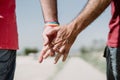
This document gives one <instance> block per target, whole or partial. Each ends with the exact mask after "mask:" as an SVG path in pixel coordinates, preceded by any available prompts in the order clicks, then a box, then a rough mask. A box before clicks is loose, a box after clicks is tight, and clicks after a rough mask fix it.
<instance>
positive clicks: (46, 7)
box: [40, 0, 58, 21]
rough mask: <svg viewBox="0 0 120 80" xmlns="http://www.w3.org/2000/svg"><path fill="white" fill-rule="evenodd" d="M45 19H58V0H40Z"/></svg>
mask: <svg viewBox="0 0 120 80" xmlns="http://www.w3.org/2000/svg"><path fill="white" fill-rule="evenodd" d="M40 2H41V7H42V11H43V16H44V20H45V21H51V20H55V21H57V20H58V17H57V0H40Z"/></svg>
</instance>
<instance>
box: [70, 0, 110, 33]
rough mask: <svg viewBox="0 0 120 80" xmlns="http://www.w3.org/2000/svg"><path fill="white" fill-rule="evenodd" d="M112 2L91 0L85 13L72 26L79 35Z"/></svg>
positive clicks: (84, 10) (108, 0)
mask: <svg viewBox="0 0 120 80" xmlns="http://www.w3.org/2000/svg"><path fill="white" fill-rule="evenodd" d="M110 2H111V0H89V1H88V3H87V5H86V6H85V8H84V9H83V11H82V12H81V13H80V15H79V16H78V17H76V18H75V19H74V20H73V21H72V22H71V23H70V25H72V29H73V30H74V31H75V32H77V34H79V33H80V32H81V31H82V30H83V29H85V28H86V27H87V26H88V25H89V24H90V23H92V22H93V21H94V20H95V19H96V18H97V17H98V16H99V15H100V14H101V13H102V12H103V11H104V10H105V9H106V8H107V6H108V5H109V4H110Z"/></svg>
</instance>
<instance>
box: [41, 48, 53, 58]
mask: <svg viewBox="0 0 120 80" xmlns="http://www.w3.org/2000/svg"><path fill="white" fill-rule="evenodd" d="M51 54H53V52H52V50H51V49H49V50H48V51H47V52H46V54H45V55H44V56H43V58H44V59H46V58H47V57H48V56H50V55H51Z"/></svg>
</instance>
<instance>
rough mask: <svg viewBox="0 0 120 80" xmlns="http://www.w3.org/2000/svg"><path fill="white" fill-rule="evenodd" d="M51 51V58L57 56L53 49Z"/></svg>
mask: <svg viewBox="0 0 120 80" xmlns="http://www.w3.org/2000/svg"><path fill="white" fill-rule="evenodd" d="M50 50H51V53H50V56H51V57H53V56H55V51H53V49H50Z"/></svg>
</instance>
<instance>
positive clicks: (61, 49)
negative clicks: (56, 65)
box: [59, 45, 65, 54]
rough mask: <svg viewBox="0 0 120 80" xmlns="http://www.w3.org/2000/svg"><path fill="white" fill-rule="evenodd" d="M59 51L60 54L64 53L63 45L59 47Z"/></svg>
mask: <svg viewBox="0 0 120 80" xmlns="http://www.w3.org/2000/svg"><path fill="white" fill-rule="evenodd" d="M59 52H60V53H61V54H64V53H65V45H64V46H62V47H61V48H60V50H59Z"/></svg>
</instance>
